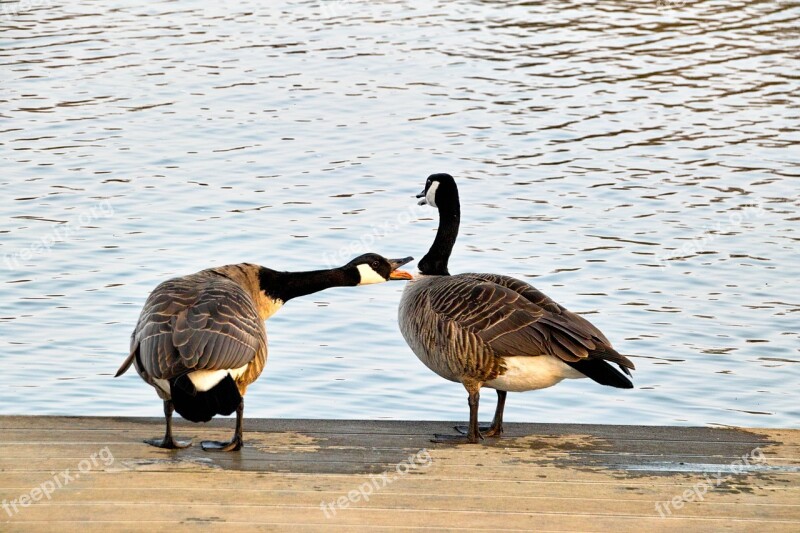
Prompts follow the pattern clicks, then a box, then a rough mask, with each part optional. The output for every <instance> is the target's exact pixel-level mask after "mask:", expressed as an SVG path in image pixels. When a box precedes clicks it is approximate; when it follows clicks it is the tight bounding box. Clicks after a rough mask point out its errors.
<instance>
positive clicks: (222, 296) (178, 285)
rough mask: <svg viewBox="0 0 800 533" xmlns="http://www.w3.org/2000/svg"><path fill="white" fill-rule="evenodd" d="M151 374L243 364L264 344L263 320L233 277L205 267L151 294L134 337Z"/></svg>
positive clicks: (163, 375) (165, 375)
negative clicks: (227, 276) (207, 269)
mask: <svg viewBox="0 0 800 533" xmlns="http://www.w3.org/2000/svg"><path fill="white" fill-rule="evenodd" d="M131 341H132V343H131V344H132V346H131V351H132V352H133V351H134V350H135V349H136V347H137V346H138V350H139V361H140V362H141V364H142V366H143V367H144V368H143V370H144V371H145V373H146V374H148V375H149V376H151V377H154V378H159V379H170V378H172V377H176V376H178V375H180V374H182V373H185V372H187V371H191V370H219V369H228V368H239V367H242V366H244V365H246V364H247V363H249V362H250V361H252V360H253V358H254V357H255V355H256V353H257V351H258V350H259V349H260V348H263V349H264V350H265V348H266V347H265V343H266V337H265V329H264V322H263V321H262V320H261V319H260V318H259V315H258V312H257V311H256V309H255V305H254V304H253V301H252V299H251V298H250V296H249V295H248V294H247V293H246V292H245V290H244V289H243V288H242V287H241V286H239V285H238V284H237V283H235V282H234V281H231V280H230V279H228V278H225V277H223V276H220V275H218V274H215V273H210V272H207V271H204V272H200V273H198V274H193V275H191V276H185V277H182V278H175V279H171V280H168V281H166V282H164V283H162V284H161V285H159V286H158V287H156V289H155V290H154V291H153V292H152V293H151V294H150V296H149V297H148V299H147V302H146V303H145V305H144V308H143V309H142V314H141V316H140V318H139V323H138V325H137V326H136V330H135V331H134V335H133V337H132V339H131Z"/></svg>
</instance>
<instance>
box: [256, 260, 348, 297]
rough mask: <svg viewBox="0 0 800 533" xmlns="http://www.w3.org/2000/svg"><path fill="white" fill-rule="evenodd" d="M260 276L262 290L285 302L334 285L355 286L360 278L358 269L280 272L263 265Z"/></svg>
mask: <svg viewBox="0 0 800 533" xmlns="http://www.w3.org/2000/svg"><path fill="white" fill-rule="evenodd" d="M258 277H259V284H260V285H261V290H262V291H264V292H265V293H266V295H267V296H269V297H270V298H272V299H273V300H280V301H282V302H284V303H286V302H288V301H289V300H291V299H293V298H297V297H298V296H305V295H307V294H313V293H315V292H319V291H324V290H325V289H330V288H332V287H353V286H356V285H358V283H359V280H360V277H359V274H358V270H357V269H354V268H353V269H346V268H341V267H340V268H331V269H328V270H310V271H308V272H278V271H276V270H272V269H269V268H264V267H262V268H261V271H260V272H259V275H258Z"/></svg>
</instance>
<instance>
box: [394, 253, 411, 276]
mask: <svg viewBox="0 0 800 533" xmlns="http://www.w3.org/2000/svg"><path fill="white" fill-rule="evenodd" d="M413 260H414V258H413V257H404V258H402V259H389V260H388V261H389V264H390V265H391V266H392V272H391V273H390V274H389V279H414V276H412V275H411V274H409V273H408V272H406V271H405V270H397V269H398V268H400V267H401V266H403V265H405V264H406V263H410V262H411V261H413Z"/></svg>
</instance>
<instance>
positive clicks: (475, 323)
mask: <svg viewBox="0 0 800 533" xmlns="http://www.w3.org/2000/svg"><path fill="white" fill-rule="evenodd" d="M434 290H435V292H439V293H441V294H436V293H434V294H431V298H430V302H431V305H432V306H433V308H434V310H435V311H436V312H437V313H438V314H440V315H442V316H444V317H446V318H447V319H448V320H451V321H453V322H455V323H456V324H457V325H458V327H460V328H463V329H465V330H467V331H469V332H471V333H473V334H475V335H476V336H477V337H478V338H479V339H480V340H481V341H482V342H484V343H485V344H486V345H488V346H489V347H490V348H491V349H492V351H493V352H494V353H495V354H496V355H499V356H519V355H527V356H537V355H544V354H549V355H553V356H556V357H559V358H560V359H562V360H564V361H569V362H576V361H580V360H582V359H591V358H595V357H599V358H602V359H607V360H609V361H612V362H615V363H618V364H620V365H622V366H624V367H627V368H634V365H633V363H632V362H631V361H630V360H629V359H628V358H626V357H625V356H623V355H621V354H619V353H618V352H616V350H614V349H613V348H612V347H611V344H610V343H609V342H608V339H606V337H605V335H603V334H602V333H601V332H600V330H598V329H597V328H596V327H595V326H594V325H592V324H591V323H590V322H589V321H588V320H586V319H585V318H583V317H581V316H579V315H576V314H575V313H572V312H570V311H568V310H567V309H566V308H564V307H562V306H560V305H559V304H557V303H556V302H554V301H553V300H551V299H550V298H548V297H547V296H546V295H545V294H543V293H542V292H540V291H538V290H537V289H535V288H534V287H532V286H531V285H529V284H527V283H525V282H523V281H520V280H518V279H516V278H512V277H509V276H501V275H497V274H459V275H457V276H452V277H451V278H449V279H448V283H446V284H442V286H441V287H440V288H439V289H438V290H436V289H434Z"/></svg>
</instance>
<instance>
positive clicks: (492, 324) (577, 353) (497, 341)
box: [398, 174, 634, 443]
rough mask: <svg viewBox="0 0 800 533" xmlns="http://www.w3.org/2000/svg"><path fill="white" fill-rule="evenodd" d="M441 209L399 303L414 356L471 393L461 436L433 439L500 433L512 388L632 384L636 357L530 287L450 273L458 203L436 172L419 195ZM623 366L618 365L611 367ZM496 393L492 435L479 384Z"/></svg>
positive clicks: (448, 180)
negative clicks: (481, 414) (482, 414)
mask: <svg viewBox="0 0 800 533" xmlns="http://www.w3.org/2000/svg"><path fill="white" fill-rule="evenodd" d="M417 198H422V199H421V200H420V202H419V204H420V205H430V206H431V207H434V208H436V209H438V211H439V228H438V230H437V233H436V238H435V239H434V241H433V245H432V246H431V248H430V250H429V251H428V253H427V254H425V257H423V258H422V259H421V260H420V262H419V264H418V269H419V275H418V276H415V277H414V279H413V281H410V282H409V283H407V284H406V286H405V288H404V290H403V295H402V297H401V300H400V306H399V311H398V319H399V320H398V321H399V324H400V331H401V333H402V335H403V337H404V338H405V340H406V342H407V343H408V345H409V346H410V348H411V350H412V351H413V352H414V353H415V354H416V355H417V357H418V358H419V359H420V360H421V361H422V362H423V363H424V364H425V365H426V366H427V367H428V368H429V369H431V370H432V371H433V372H435V373H436V374H438V375H439V376H441V377H443V378H445V379H448V380H450V381H454V382H457V383H461V384H462V385H463V386H464V388H465V389H466V390H467V393H468V405H469V426H468V427H467V428H466V430H464V429H463V428H460V427H457V428H456V429H457V430H459V431H460V432H462V433H466V435H465V436H446V435H436V436H435V438H434V442H444V441H448V440H466V441H467V442H468V443H477V442H478V441H479V439H482V438H483V437H484V436H489V437H499V436H500V435H501V434H502V432H503V410H504V408H505V401H506V395H507V393H508V392H523V391H529V390H536V389H543V388H545V387H550V386H552V385H555V384H556V383H559V382H560V381H562V380H563V379H566V378H584V377H588V378H590V379H592V380H594V381H596V382H597V383H600V384H602V385H609V386H612V387H618V388H623V389H629V388H632V387H633V384H632V383H631V381H630V380H629V379H628V378H627V377H626V375H627V376H630V370H629V369H634V365H633V363H632V362H631V361H630V360H629V359H628V358H627V357H625V356H624V355H621V354H620V353H618V352H617V351H616V350H614V348H612V346H611V343H610V342H609V341H608V339H607V338H606V337H605V335H603V334H602V333H601V332H600V330H599V329H597V328H596V327H595V326H593V325H592V324H591V323H589V321H588V320H586V319H585V318H583V317H581V316H579V315H576V314H575V313H572V312H570V311H568V310H567V309H565V308H564V307H563V306H561V305H559V304H557V303H556V302H554V301H553V300H551V299H550V298H548V297H547V296H545V295H544V294H543V293H542V292H540V291H539V290H537V289H536V288H534V287H533V286H531V285H529V284H528V283H525V282H524V281H521V280H518V279H516V278H513V277H510V276H504V275H501V274H457V275H452V276H451V275H450V273H449V272H448V268H447V263H448V261H449V258H450V253H451V252H452V250H453V245H454V244H455V242H456V237H457V236H458V227H459V224H460V219H461V207H460V203H459V198H458V187H457V186H456V182H455V180H454V179H453V177H452V176H451V175H449V174H432V175H431V176H429V177H428V179H427V181H426V182H425V189H424V190H423V191H422V192H421V193H420V194H418V195H417ZM609 363H614V364H616V365H618V366H619V368H620V369H621V370H622V372H620V371H618V370H617V369H616V368H614V367H613V366H612V365H611V364H609ZM484 387H486V388H490V389H495V391H496V392H497V408H496V410H495V414H494V419H493V421H492V424H491V426H490V427H488V428H485V427H484V428H483V429H488V431H486V433H484V434H481V428H479V426H478V403H479V399H480V390H481V388H484Z"/></svg>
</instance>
